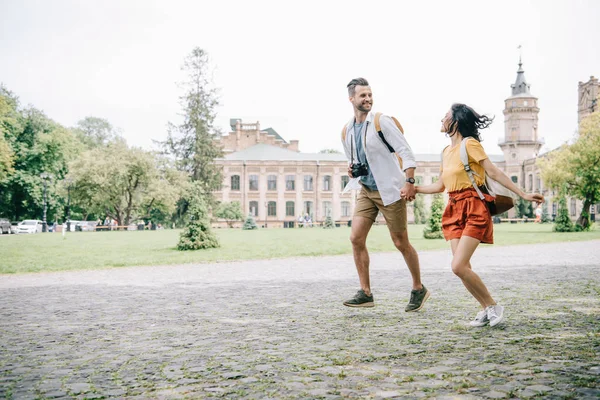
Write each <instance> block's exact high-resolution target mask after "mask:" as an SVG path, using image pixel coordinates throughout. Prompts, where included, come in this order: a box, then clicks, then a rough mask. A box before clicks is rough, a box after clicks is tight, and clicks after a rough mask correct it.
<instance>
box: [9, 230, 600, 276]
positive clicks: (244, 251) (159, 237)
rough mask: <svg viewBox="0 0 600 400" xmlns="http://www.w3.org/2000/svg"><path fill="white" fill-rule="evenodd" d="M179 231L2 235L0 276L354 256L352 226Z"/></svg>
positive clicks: (518, 233) (565, 237)
mask: <svg viewBox="0 0 600 400" xmlns="http://www.w3.org/2000/svg"><path fill="white" fill-rule="evenodd" d="M422 231H423V225H409V236H410V240H411V243H412V244H413V246H414V247H415V248H416V249H417V251H419V250H439V249H448V248H449V245H448V244H447V243H446V241H445V240H443V239H442V240H426V239H423V236H422ZM494 231H495V235H494V236H495V237H494V239H495V241H496V245H497V246H498V245H499V246H503V245H513V244H529V243H548V242H565V241H581V240H593V239H600V229H597V228H596V229H595V230H593V231H591V232H574V233H555V232H552V224H544V225H540V224H533V223H530V224H500V225H495V226H494ZM179 232H180V231H179V230H161V231H140V232H137V231H133V232H72V233H68V234H67V236H66V238H65V239H63V237H62V235H61V234H59V233H54V234H37V235H10V236H2V237H0V255H1V256H0V260H2V262H1V265H0V274H12V273H23V272H40V271H58V270H74V269H91V268H107V267H123V266H133V265H168V264H184V263H207V262H218V261H231V260H249V259H268V258H283V257H294V256H320V255H336V254H349V253H351V247H350V242H349V240H348V238H349V236H350V228H347V227H345V228H336V229H322V228H312V229H259V230H255V231H242V230H239V229H222V230H216V233H217V235H218V236H219V238H220V240H221V248H219V249H211V250H199V251H177V250H176V249H175V245H176V243H177V241H178V239H179ZM367 246H368V248H369V250H370V251H371V252H382V251H394V250H395V248H394V246H393V245H392V242H391V240H390V238H389V233H388V231H387V228H386V227H385V226H375V227H373V229H372V231H371V233H370V234H369V239H368V241H367Z"/></svg>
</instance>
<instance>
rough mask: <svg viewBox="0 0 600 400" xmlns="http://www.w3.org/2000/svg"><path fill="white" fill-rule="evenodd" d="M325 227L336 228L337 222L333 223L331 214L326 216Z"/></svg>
mask: <svg viewBox="0 0 600 400" xmlns="http://www.w3.org/2000/svg"><path fill="white" fill-rule="evenodd" d="M323 228H325V229H331V228H335V224H334V223H333V218H331V215H329V214H328V215H327V217H325V223H324V224H323Z"/></svg>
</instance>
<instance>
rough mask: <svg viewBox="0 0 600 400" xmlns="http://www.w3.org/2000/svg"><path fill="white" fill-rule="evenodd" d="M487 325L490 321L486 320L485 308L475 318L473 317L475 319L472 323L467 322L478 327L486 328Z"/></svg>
mask: <svg viewBox="0 0 600 400" xmlns="http://www.w3.org/2000/svg"><path fill="white" fill-rule="evenodd" d="M489 323H490V320H489V319H488V316H487V308H486V309H485V310H481V311H479V312H478V313H477V316H476V317H475V319H474V320H473V321H471V322H469V325H471V326H475V327H479V326H486V325H487V324H489Z"/></svg>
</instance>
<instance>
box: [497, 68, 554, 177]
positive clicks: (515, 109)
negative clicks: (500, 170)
mask: <svg viewBox="0 0 600 400" xmlns="http://www.w3.org/2000/svg"><path fill="white" fill-rule="evenodd" d="M511 89H512V94H511V96H510V97H509V98H507V99H506V100H504V138H503V139H500V143H498V144H499V146H500V148H501V149H502V151H503V152H504V160H505V163H506V168H507V170H511V169H513V168H510V167H511V166H512V167H516V166H520V165H523V162H525V161H526V160H529V159H532V158H535V157H537V155H538V153H539V151H540V149H541V147H542V145H543V144H544V141H543V140H542V139H541V138H540V137H539V133H538V113H539V112H540V109H539V108H538V98H537V97H535V96H533V95H532V94H531V92H530V85H529V84H528V83H527V81H526V80H525V71H524V70H523V63H522V61H521V57H519V69H518V71H517V79H516V81H515V83H514V84H512V85H511ZM514 169H516V168H514Z"/></svg>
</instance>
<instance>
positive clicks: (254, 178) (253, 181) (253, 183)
mask: <svg viewBox="0 0 600 400" xmlns="http://www.w3.org/2000/svg"><path fill="white" fill-rule="evenodd" d="M248 189H249V190H258V175H250V176H249V179H248Z"/></svg>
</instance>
